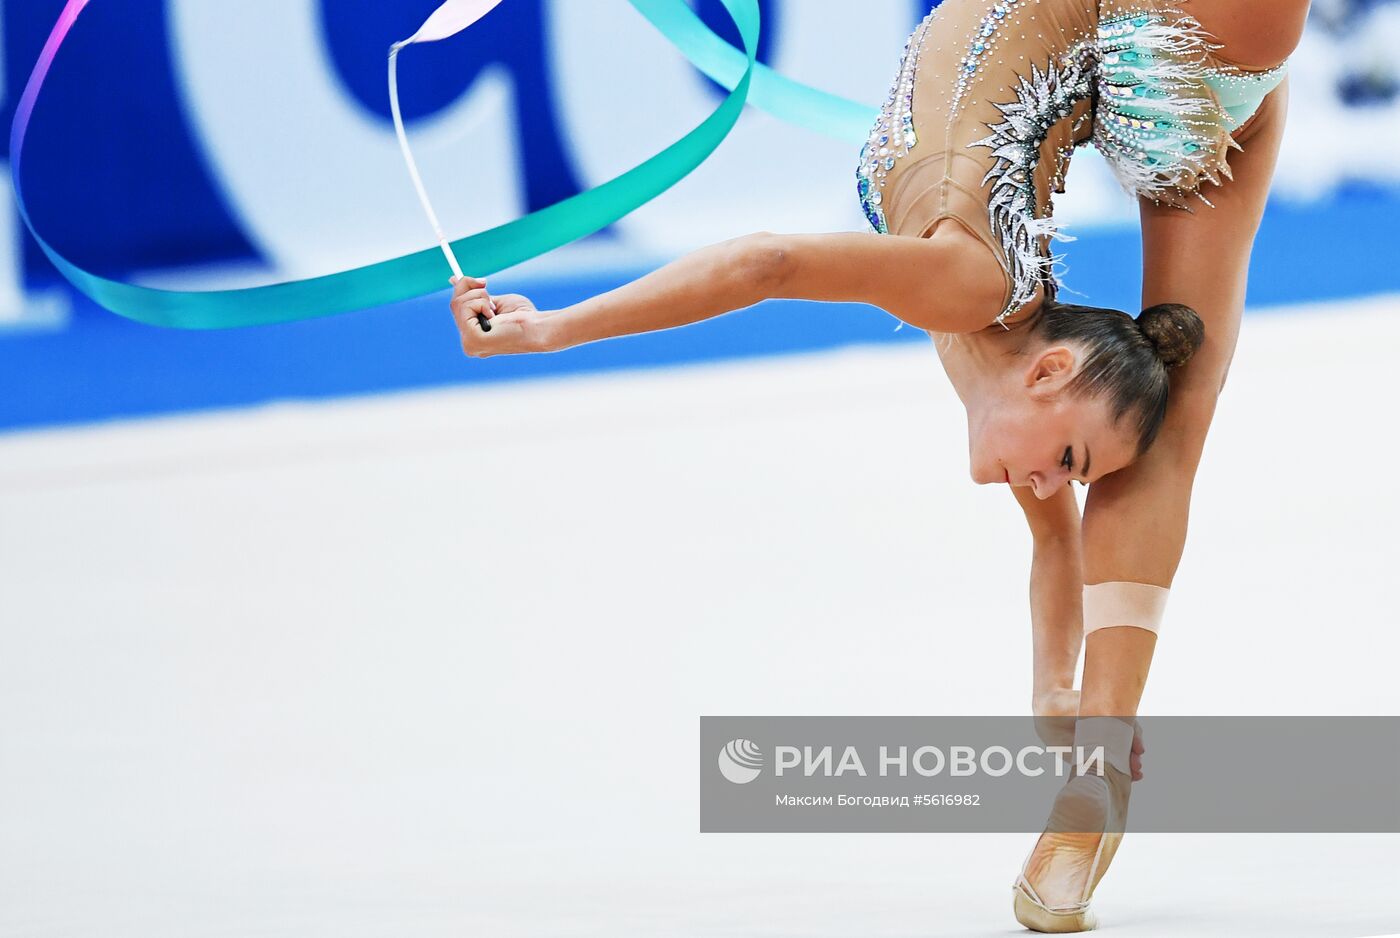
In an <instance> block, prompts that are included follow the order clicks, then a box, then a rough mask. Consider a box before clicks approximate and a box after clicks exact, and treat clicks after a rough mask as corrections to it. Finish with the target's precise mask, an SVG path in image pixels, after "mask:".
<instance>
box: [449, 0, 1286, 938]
mask: <svg viewBox="0 0 1400 938" xmlns="http://www.w3.org/2000/svg"><path fill="white" fill-rule="evenodd" d="M1181 6H1184V7H1188V8H1189V9H1188V10H1187V11H1183V10H1182V9H1179V8H1178V7H1177V6H1175V5H1169V4H1168V3H1165V2H1159V0H945V2H943V3H942V4H941V5H939V6H937V7H936V8H935V9H934V10H933V11H932V12H931V13H929V15H928V16H927V17H926V18H925V19H924V20H923V22H922V23H920V24H919V26H918V27H917V28H916V29H915V30H914V32H913V34H912V35H911V36H910V38H909V41H908V43H907V44H906V46H905V49H904V54H903V58H902V61H901V64H900V70H899V73H898V75H897V77H896V79H895V82H894V85H893V88H892V89H891V91H890V94H889V97H888V99H887V100H886V102H885V104H884V106H883V108H882V109H881V111H880V114H879V117H878V119H877V122H876V125H875V126H874V128H873V129H872V130H871V133H870V137H869V140H868V141H866V143H865V145H864V147H863V149H862V151H861V153H860V157H859V161H858V167H857V170H856V189H857V195H858V197H859V199H860V202H861V206H862V208H863V209H864V212H865V215H866V218H867V219H868V221H869V225H870V231H865V232H840V233H829V234H775V233H772V232H760V233H757V234H752V235H747V236H744V237H741V238H736V239H733V240H730V241H726V242H723V243H721V244H716V245H712V246H710V247H706V248H703V249H701V250H698V251H695V252H693V253H691V254H689V255H687V256H685V257H682V258H680V259H679V260H676V261H674V262H672V263H670V264H667V265H666V266H664V267H662V268H661V269H659V270H656V271H654V272H653V273H651V274H648V275H647V276H645V277H642V278H640V279H639V280H636V281H635V282H632V283H629V284H626V285H624V286H622V287H620V288H618V289H616V290H613V291H611V292H608V293H604V294H602V295H599V296H596V297H593V298H591V299H587V300H584V301H583V302H580V303H578V304H576V305H574V306H570V307H568V308H565V309H561V310H557V311H541V310H538V309H537V308H536V307H535V306H534V305H533V304H532V303H530V301H529V300H528V299H526V298H525V297H522V296H520V295H517V294H504V295H495V294H492V293H490V292H488V289H487V285H486V283H485V281H482V280H478V279H474V278H469V277H464V278H460V279H456V280H455V283H454V291H453V299H452V301H451V308H452V312H453V316H454V318H455V320H456V322H457V325H458V329H459V331H460V333H461V341H462V348H463V351H464V352H465V353H466V354H467V355H470V356H474V357H486V356H491V355H503V354H519V353H529V352H542V351H555V350H560V349H566V348H571V347H573V346H577V345H580V344H583V343H586V342H592V341H596V340H599V339H604V338H608V337H612V336H622V335H629V334H634V333H640V332H650V331H655V330H659V329H668V328H673V327H677V326H682V325H686V324H688V323H693V322H698V321H700V320H704V319H708V318H710V317H713V316H718V315H720V314H723V313H726V312H729V311H732V310H737V309H741V308H744V307H748V306H752V305H754V304H756V303H759V302H760V301H762V300H765V299H769V298H776V297H783V298H793V299H808V300H819V301H829V302H860V303H867V304H870V305H873V306H876V307H879V308H880V309H883V310H885V311H886V312H888V313H890V314H892V315H894V316H895V317H897V318H899V319H900V320H902V321H903V322H905V323H908V324H909V325H911V326H914V327H917V328H920V329H923V330H925V331H926V332H927V333H928V334H929V336H930V337H931V338H932V339H933V340H934V344H935V349H936V351H937V354H938V355H939V358H940V360H941V361H942V363H943V366H944V368H945V370H946V371H947V374H948V378H949V380H950V382H951V383H952V385H953V388H954V390H955V391H956V393H957V394H958V397H959V398H960V399H961V401H962V403H963V404H964V406H965V407H966V410H967V424H968V441H969V456H970V473H971V477H972V480H973V481H974V482H976V483H978V484H988V483H1003V484H1006V485H1007V486H1008V487H1009V488H1010V491H1011V492H1012V494H1013V495H1014V496H1015V498H1016V500H1017V502H1018V503H1019V505H1020V507H1021V508H1022V510H1023V511H1024V513H1025V517H1026V521H1027V522H1028V524H1029V526H1030V530H1031V534H1032V538H1033V541H1034V553H1033V560H1032V566H1031V581H1030V603H1031V623H1032V640H1033V647H1034V661H1035V665H1034V675H1033V681H1032V708H1033V712H1034V713H1035V714H1036V715H1037V716H1038V717H1041V718H1046V719H1070V720H1071V725H1072V727H1073V728H1072V729H1071V730H1070V732H1071V733H1072V734H1073V738H1075V739H1076V741H1083V742H1089V741H1097V742H1102V743H1105V744H1106V752H1107V759H1106V760H1105V764H1104V766H1103V767H1102V771H1101V772H1090V773H1086V774H1080V775H1076V777H1075V778H1073V779H1071V781H1070V782H1069V784H1067V785H1066V786H1065V788H1064V790H1063V791H1062V793H1061V795H1060V796H1059V798H1058V799H1057V801H1056V804H1055V807H1054V810H1053V811H1052V815H1051V823H1050V824H1049V825H1048V826H1047V828H1046V830H1045V832H1044V833H1043V834H1042V835H1041V837H1040V838H1039V840H1037V842H1036V844H1035V846H1034V847H1033V849H1032V850H1031V853H1030V854H1029V856H1028V857H1027V859H1026V862H1025V863H1024V864H1023V866H1022V870H1021V874H1020V875H1019V876H1017V877H1016V881H1015V883H1014V885H1013V900H1014V914H1015V915H1016V918H1017V919H1018V921H1020V922H1021V923H1022V924H1023V925H1025V926H1027V927H1028V928H1032V929H1034V930H1037V931H1043V932H1074V931H1084V930H1088V929H1091V928H1094V927H1095V925H1096V918H1095V915H1094V913H1093V911H1092V910H1091V909H1090V908H1089V900H1090V898H1091V896H1092V894H1093V892H1094V889H1095V887H1096V886H1097V885H1098V883H1099V881H1100V879H1101V878H1102V877H1103V875H1104V873H1105V871H1106V870H1107V869H1108V866H1109V864H1110V863H1111V861H1112V858H1113V855H1114V852H1115V851H1116V849H1117V847H1118V843H1119V842H1120V841H1121V838H1122V830H1123V822H1124V820H1125V818H1126V814H1127V804H1128V794H1129V790H1130V786H1131V782H1132V781H1133V780H1134V779H1137V778H1140V777H1141V756H1142V754H1143V752H1144V747H1143V742H1142V740H1141V738H1140V735H1138V734H1136V733H1135V732H1134V717H1135V715H1136V713H1137V709H1138V705H1139V702H1140V700H1141V696H1142V692H1143V687H1144V685H1145V683H1146V680H1147V673H1148V668H1149V666H1150V664H1151V661H1152V655H1153V651H1154V649H1155V647H1156V642H1157V632H1158V628H1159V625H1160V622H1161V618H1162V615H1163V610H1164V608H1165V604H1166V598H1167V594H1168V591H1169V589H1170V587H1171V585H1172V580H1173V577H1174V576H1175V573H1176V570H1177V567H1178V565H1179V563H1180V560H1181V555H1182V551H1183V548H1184V546H1185V540H1186V531H1187V517H1188V510H1189V506H1190V499H1191V488H1192V484H1193V481H1194V478H1195V474H1196V470H1197V466H1198V465H1199V462H1200V459H1201V454H1202V451H1203V448H1204V445H1205V439H1206V435H1207V433H1208V431H1209V429H1210V424H1211V420H1212V418H1213V416H1214V413H1215V408H1216V403H1217V401H1218V399H1219V396H1220V394H1221V392H1222V390H1223V388H1224V386H1225V379H1226V375H1227V374H1228V372H1229V367H1230V361H1231V358H1232V357H1233V355H1234V350H1235V345H1236V341H1237V338H1238V335H1239V327H1240V318H1241V315H1242V313H1243V309H1244V299H1245V283H1246V277H1247V273H1248V264H1249V256H1250V251H1251V248H1252V246H1253V241H1254V237H1255V234H1256V232H1257V230H1258V228H1259V224H1260V220H1261V216H1262V213H1263V209H1264V203H1265V199H1266V197H1267V194H1268V190H1269V186H1270V181H1271V178H1272V176H1273V172H1274V165H1275V162H1276V159H1277V156H1278V151H1279V143H1280V139H1281V137H1282V133H1283V126H1284V117H1285V110H1286V105H1287V93H1288V82H1287V61H1286V60H1287V58H1288V56H1289V55H1290V54H1291V53H1292V51H1293V50H1294V48H1295V47H1296V45H1297V43H1298V40H1299V37H1300V35H1301V33H1302V29H1303V22H1304V20H1305V18H1306V16H1307V9H1308V0H1189V2H1183V3H1182V4H1181ZM1227 56H1228V57H1227ZM1084 144H1092V145H1093V146H1094V147H1095V148H1096V149H1097V150H1099V152H1100V153H1101V154H1102V155H1103V156H1104V158H1105V159H1106V161H1107V163H1108V165H1109V167H1110V168H1111V169H1112V171H1113V172H1114V174H1115V175H1116V177H1117V178H1118V180H1119V182H1120V183H1121V184H1122V185H1123V187H1124V189H1125V190H1126V191H1127V192H1128V193H1130V194H1131V195H1132V196H1133V197H1135V198H1136V199H1137V201H1138V205H1139V212H1140V218H1141V230H1142V254H1143V269H1142V306H1143V309H1142V312H1141V313H1139V314H1138V315H1137V316H1136V317H1134V316H1130V315H1129V314H1127V313H1125V312H1121V311H1118V310H1112V309H1101V308H1096V307H1089V306H1080V305H1072V304H1066V303H1062V302H1060V301H1059V300H1057V299H1056V294H1057V287H1058V284H1057V282H1056V277H1055V272H1054V261H1055V258H1054V255H1053V254H1052V252H1051V243H1052V241H1053V240H1054V238H1055V237H1056V235H1057V233H1058V225H1057V224H1056V222H1055V220H1054V215H1053V207H1052V198H1053V196H1054V195H1055V194H1060V193H1063V192H1064V191H1065V188H1064V186H1065V178H1066V173H1067V171H1068V169H1069V164H1070V159H1071V157H1072V155H1073V153H1074V151H1075V150H1076V148H1078V147H1079V146H1081V145H1084ZM1232 151H1233V152H1232ZM482 319H488V320H490V329H489V331H487V330H483V328H482V325H481V321H482ZM1071 482H1079V483H1080V484H1081V485H1087V486H1088V492H1087V494H1086V497H1085V502H1084V508H1083V513H1082V517H1081V512H1080V507H1079V502H1078V500H1077V498H1076V497H1075V493H1074V490H1073V488H1072V487H1071V485H1070V483H1071ZM1081 649H1082V650H1083V653H1084V670H1083V680H1082V685H1081V688H1080V689H1076V688H1075V687H1074V680H1075V673H1076V669H1077V666H1078V662H1079V655H1080V652H1081Z"/></svg>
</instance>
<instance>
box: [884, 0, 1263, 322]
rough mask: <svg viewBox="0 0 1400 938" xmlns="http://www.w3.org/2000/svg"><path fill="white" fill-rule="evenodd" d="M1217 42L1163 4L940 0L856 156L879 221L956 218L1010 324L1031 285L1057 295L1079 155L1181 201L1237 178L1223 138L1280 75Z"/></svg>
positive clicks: (911, 227)
mask: <svg viewBox="0 0 1400 938" xmlns="http://www.w3.org/2000/svg"><path fill="white" fill-rule="evenodd" d="M1219 48H1220V47H1219V46H1218V45H1215V44H1213V43H1211V42H1210V40H1209V37H1208V35H1207V34H1206V33H1204V32H1203V31H1202V30H1201V29H1200V27H1199V24H1197V23H1196V22H1195V21H1194V20H1192V19H1190V18H1189V17H1186V16H1183V15H1182V14H1181V13H1180V12H1179V11H1176V10H1174V9H1168V8H1166V6H1165V5H1164V4H1162V3H1160V2H1155V0H945V2H944V3H943V4H942V5H940V6H939V7H937V8H936V9H935V10H934V11H933V12H931V13H930V14H929V15H928V17H927V18H926V19H925V20H924V21H923V22H922V23H921V24H920V25H919V26H918V28H917V29H915V31H914V33H913V35H912V36H910V39H909V42H908V44H907V45H906V47H905V52H904V58H903V61H902V62H901V68H900V74H899V76H898V78H897V79H896V82H895V86H894V88H893V89H892V91H891V93H890V97H889V99H888V100H887V101H886V103H885V106H884V108H882V110H881V114H880V118H879V120H878V121H877V123H876V126H875V128H874V130H873V131H872V133H871V136H870V140H869V141H868V142H867V144H866V146H865V148H864V149H863V150H862V153H861V161H860V166H859V168H858V170H857V181H858V187H859V192H860V196H861V202H862V205H863V207H864V208H865V212H866V215H867V217H868V218H869V220H870V224H871V226H872V227H873V228H874V229H875V230H876V231H878V232H881V233H888V234H896V235H911V236H915V237H921V236H925V235H927V234H928V233H929V232H930V231H931V230H932V229H933V227H934V226H935V225H936V224H937V223H938V222H939V221H940V220H942V219H945V218H952V219H955V220H956V221H957V223H958V224H960V225H961V226H963V227H964V228H966V229H967V230H968V231H969V232H971V234H972V235H974V236H975V237H976V238H977V239H978V240H980V241H981V242H982V243H983V244H985V245H986V246H987V247H988V249H990V250H991V251H992V252H993V254H994V255H995V256H996V258H997V260H998V262H999V263H1000V264H1001V267H1002V269H1003V271H1004V274H1005V277H1006V290H1005V299H1004V303H1003V305H1002V309H1001V311H1000V313H999V314H998V315H997V316H996V321H997V322H999V323H1002V324H1003V325H1004V324H1005V323H1004V320H1005V319H1006V318H1007V317H1008V316H1010V315H1012V314H1013V313H1015V312H1016V311H1017V310H1018V309H1020V308H1021V307H1022V306H1023V305H1024V304H1026V303H1028V302H1030V301H1031V300H1032V299H1034V297H1035V295H1036V292H1037V287H1038V286H1043V287H1044V289H1045V295H1046V296H1047V297H1053V296H1054V295H1055V289H1056V281H1055V278H1054V276H1053V273H1052V265H1053V258H1052V257H1051V255H1050V251H1049V242H1050V239H1051V238H1052V237H1053V236H1054V234H1055V232H1056V230H1057V226H1056V224H1055V222H1054V221H1053V218H1052V203H1051V197H1052V194H1054V193H1062V192H1064V182H1065V174H1066V172H1067V171H1068V168H1069V162H1070V156H1071V155H1072V153H1073V151H1074V149H1075V147H1077V146H1079V145H1081V144H1084V143H1089V142H1092V143H1093V144H1094V145H1095V146H1096V147H1097V148H1098V149H1099V150H1100V151H1101V152H1103V154H1104V156H1105V157H1106V159H1107V160H1108V163H1109V165H1110V167H1112V169H1113V170H1114V172H1115V174H1116V175H1117V177H1118V179H1119V181H1120V182H1121V183H1122V184H1123V186H1124V188H1125V189H1127V190H1128V191H1129V192H1131V193H1134V194H1137V195H1142V196H1146V197H1148V198H1152V199H1154V200H1157V201H1165V202H1168V203H1170V204H1174V205H1183V206H1184V205H1185V200H1186V197H1187V196H1188V195H1193V194H1195V195H1199V190H1200V187H1201V185H1202V183H1203V182H1204V181H1206V180H1209V181H1212V182H1215V183H1220V182H1221V179H1222V177H1228V175H1229V167H1228V165H1227V163H1226V160H1225V157H1226V153H1227V151H1228V149H1229V148H1230V147H1232V146H1235V143H1234V141H1233V139H1232V138H1231V136H1230V131H1231V130H1232V129H1234V128H1235V127H1237V126H1239V125H1240V124H1241V123H1243V122H1244V121H1245V120H1247V119H1248V117H1249V116H1250V115H1251V114H1252V113H1253V112H1254V110H1255V108H1257V107H1258V104H1259V102H1260V101H1262V100H1263V96H1264V94H1266V93H1267V92H1268V91H1269V90H1272V89H1273V87H1275V86H1276V85H1277V84H1278V82H1279V81H1281V80H1282V78H1283V74H1284V70H1285V66H1283V65H1281V66H1278V67H1277V68H1274V69H1270V70H1268V71H1263V72H1249V71H1246V70H1243V69H1239V68H1237V67H1235V66H1233V65H1230V64H1228V63H1226V62H1225V60H1223V59H1221V58H1219V57H1218V56H1216V55H1215V50H1217V49H1219ZM1202 198H1204V196H1202Z"/></svg>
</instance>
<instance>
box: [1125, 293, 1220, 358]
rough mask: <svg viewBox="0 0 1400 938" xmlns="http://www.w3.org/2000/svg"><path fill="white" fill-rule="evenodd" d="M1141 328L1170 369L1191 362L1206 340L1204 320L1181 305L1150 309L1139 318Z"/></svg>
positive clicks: (1162, 304)
mask: <svg viewBox="0 0 1400 938" xmlns="http://www.w3.org/2000/svg"><path fill="white" fill-rule="evenodd" d="M1137 324H1138V328H1139V329H1141V330H1142V334H1143V335H1145V336H1147V341H1149V342H1151V343H1152V347H1153V348H1154V349H1156V350H1157V357H1158V358H1160V359H1161V360H1162V364H1164V365H1166V366H1167V367H1168V368H1176V367H1178V366H1181V365H1184V364H1186V363H1187V362H1188V361H1190V360H1191V356H1192V355H1195V354H1196V350H1197V349H1199V348H1200V347H1201V343H1202V342H1204V341H1205V339H1206V324H1205V323H1203V322H1201V317H1200V316H1199V315H1197V314H1196V311H1195V310H1194V309H1192V308H1191V307H1189V306H1183V305H1182V304H1180V303H1158V304H1157V305H1156V306H1149V307H1148V308H1147V309H1145V310H1143V311H1142V312H1141V313H1139V314H1138V317H1137Z"/></svg>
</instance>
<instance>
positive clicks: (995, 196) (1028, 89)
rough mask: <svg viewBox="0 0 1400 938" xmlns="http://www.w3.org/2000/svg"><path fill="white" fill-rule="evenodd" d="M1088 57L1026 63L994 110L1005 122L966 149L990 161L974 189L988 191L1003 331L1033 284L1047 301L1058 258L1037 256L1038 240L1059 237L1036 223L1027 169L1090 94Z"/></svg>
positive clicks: (1055, 228)
mask: <svg viewBox="0 0 1400 938" xmlns="http://www.w3.org/2000/svg"><path fill="white" fill-rule="evenodd" d="M1095 58H1096V55H1095V50H1094V49H1093V48H1092V47H1089V46H1083V47H1079V48H1077V49H1075V50H1072V51H1071V52H1070V53H1069V54H1067V55H1065V56H1062V57H1060V58H1059V59H1058V60H1057V61H1055V62H1052V63H1050V66H1049V67H1048V68H1046V69H1044V70H1042V69H1041V68H1040V67H1039V66H1038V65H1036V64H1034V63H1032V64H1031V73H1030V76H1029V77H1027V76H1024V75H1022V76H1019V78H1018V80H1017V83H1016V86H1015V88H1014V89H1013V90H1014V91H1015V94H1016V100H1014V101H1011V102H1008V103H1005V104H1001V103H998V104H997V105H996V106H997V109H998V110H1000V111H1001V113H1002V117H1004V118H1005V120H1002V121H1001V122H999V123H996V124H989V125H988V129H989V130H990V131H991V134H990V135H989V136H987V137H984V138H982V139H981V140H976V141H973V142H972V143H970V144H968V146H970V147H988V148H990V149H991V150H992V151H993V154H994V155H995V157H996V161H995V162H994V163H993V164H992V167H991V169H989V170H987V175H986V176H985V177H984V178H983V179H982V184H983V185H984V186H986V185H987V184H989V183H990V184H991V187H992V192H991V195H990V196H989V197H988V200H987V211H988V213H989V215H990V220H991V228H992V233H993V234H994V235H995V236H996V237H998V238H999V239H1000V240H1001V245H1002V249H1003V251H1004V252H1005V254H1006V261H1007V265H1008V268H1009V269H1008V273H1009V274H1010V276H1011V284H1012V289H1011V299H1010V300H1009V301H1008V303H1007V305H1006V308H1005V309H1003V310H1002V311H1001V312H1000V313H999V314H998V315H997V317H996V322H997V323H999V324H1000V325H1001V326H1002V327H1003V328H1007V326H1006V323H1005V322H1003V320H1004V319H1005V318H1006V317H1007V316H1009V315H1011V314H1012V313H1013V312H1015V311H1016V310H1017V309H1019V308H1020V307H1021V306H1022V305H1024V304H1026V303H1028V302H1030V301H1031V300H1032V299H1034V298H1035V290H1036V285H1037V284H1038V283H1046V284H1047V286H1049V287H1050V289H1049V291H1048V292H1049V293H1050V294H1051V295H1053V283H1054V279H1053V276H1052V270H1053V267H1054V264H1055V263H1056V261H1057V260H1058V258H1056V257H1054V256H1052V255H1050V254H1049V253H1047V252H1045V251H1043V250H1042V249H1041V244H1042V242H1043V240H1044V239H1050V238H1061V239H1065V240H1067V238H1066V236H1065V235H1062V234H1061V233H1060V231H1059V225H1058V224H1057V223H1056V222H1055V220H1054V219H1053V218H1052V217H1046V218H1036V215H1035V213H1036V193H1035V167H1036V164H1037V163H1038V162H1039V160H1040V147H1041V144H1043V143H1044V142H1045V138H1046V137H1047V136H1048V135H1049V133H1050V128H1051V127H1053V126H1054V125H1055V124H1056V123H1057V122H1059V121H1061V120H1063V119H1064V118H1066V117H1069V116H1070V114H1071V113H1072V112H1073V110H1074V105H1075V103H1076V102H1078V101H1081V100H1083V99H1084V98H1087V97H1089V95H1090V93H1091V92H1092V90H1093V82H1092V79H1093V74H1094V65H1095Z"/></svg>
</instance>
